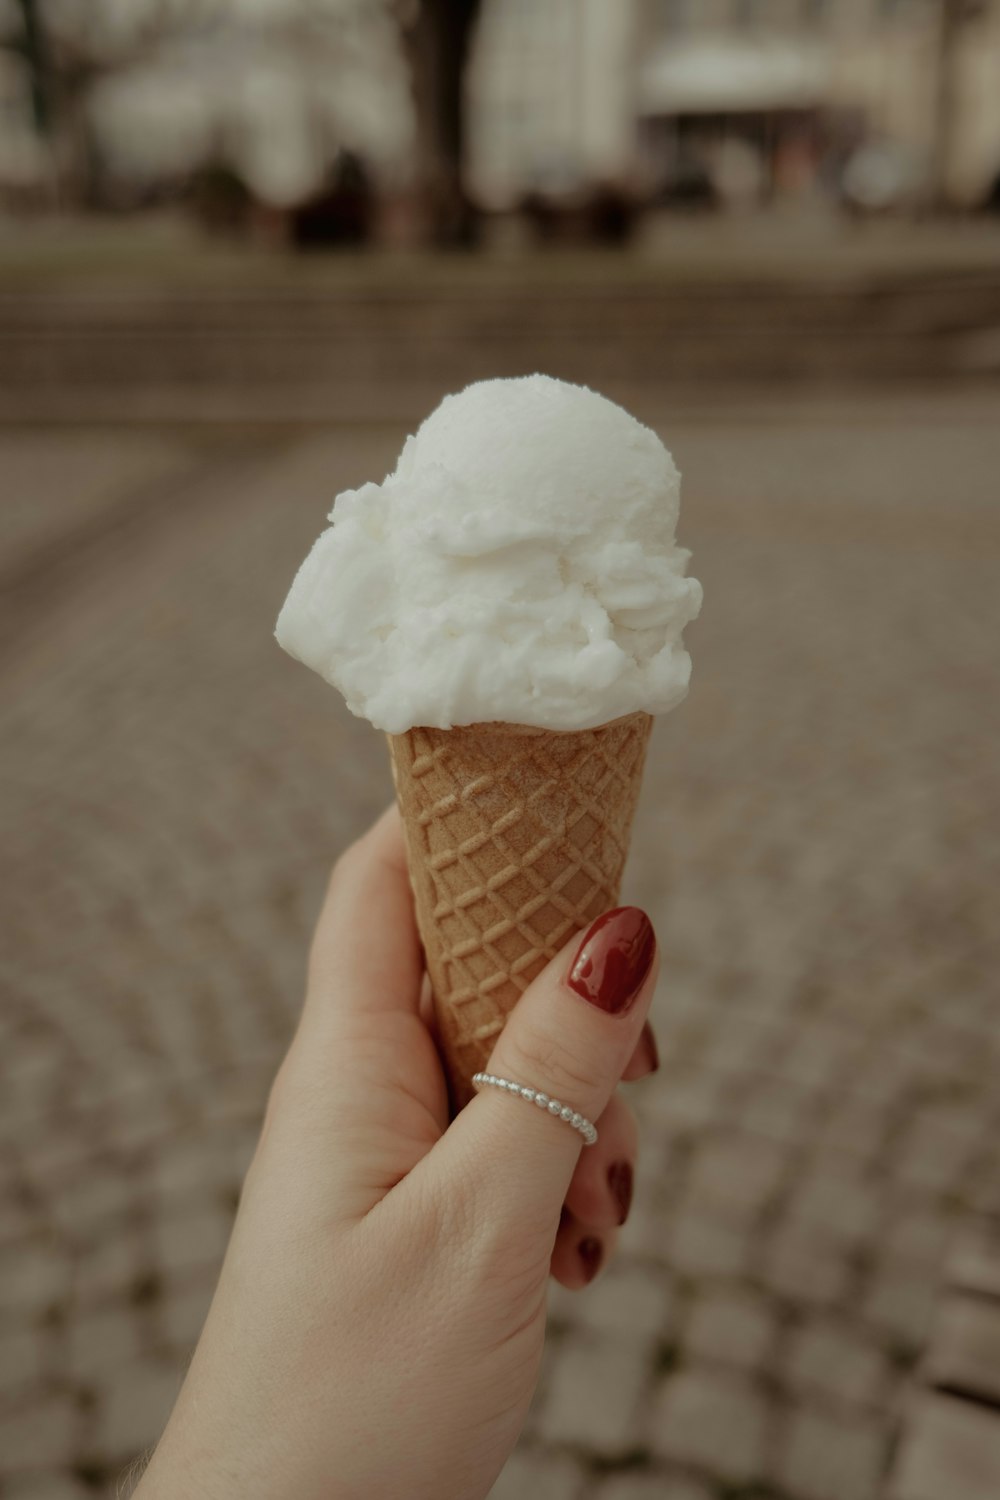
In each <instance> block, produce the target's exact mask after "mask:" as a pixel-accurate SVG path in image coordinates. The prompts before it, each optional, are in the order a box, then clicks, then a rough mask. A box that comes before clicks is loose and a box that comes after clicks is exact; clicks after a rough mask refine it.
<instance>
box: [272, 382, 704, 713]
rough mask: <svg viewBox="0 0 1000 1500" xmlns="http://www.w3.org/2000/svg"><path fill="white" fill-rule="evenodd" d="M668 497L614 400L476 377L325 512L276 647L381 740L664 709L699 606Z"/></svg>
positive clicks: (673, 698)
mask: <svg viewBox="0 0 1000 1500" xmlns="http://www.w3.org/2000/svg"><path fill="white" fill-rule="evenodd" d="M679 492H680V476H679V474H678V472H677V469H676V466H675V465H674V462H673V459H672V458H671V456H670V454H669V453H668V451H667V449H666V448H665V447H664V446H663V444H662V443H661V442H660V440H659V438H658V437H657V436H656V434H655V433H654V432H651V431H650V429H649V428H648V427H644V426H643V425H642V423H640V422H638V421H636V419H635V418H634V417H632V416H630V415H629V414H628V413H627V412H625V411H623V410H622V408H621V407H620V406H616V405H615V403H614V402H612V401H608V400H606V399H605V397H603V396H599V395H597V394H596V393H595V392H594V391H590V390H587V389H586V388H585V387H583V386H576V385H569V384H567V383H566V382H564V381H561V380H553V379H550V378H549V377H548V376H545V375H532V376H528V377H526V378H523V379H516V380H486V381H481V382H479V383H477V384H475V385H471V386H469V387H468V388H467V389H466V390H464V391H462V392H460V393H459V394H458V395H455V396H448V397H446V398H445V400H444V401H442V403H441V405H440V406H439V407H438V408H437V410H436V411H434V412H433V413H432V414H431V415H430V416H429V417H428V418H427V420H426V421H425V422H424V423H423V425H422V426H421V427H420V429H419V430H418V432H417V433H416V435H415V436H413V437H410V438H408V439H407V441H406V443H405V445H404V447H403V451H402V453H401V454H400V456H399V461H398V463H397V465H396V468H395V470H394V472H393V473H392V474H390V475H389V476H388V477H387V478H386V479H385V480H384V481H383V482H382V483H381V484H365V485H362V487H361V488H360V489H357V490H345V491H344V493H343V494H341V495H339V496H338V497H337V500H336V503H335V505H334V509H333V511H332V513H331V516H330V520H331V521H332V523H333V524H332V525H331V526H330V527H329V529H328V530H326V531H324V532H323V534H322V536H320V538H319V540H318V541H317V542H316V544H315V546H314V547H313V549H312V551H311V552H310V554H309V556H308V557H307V558H306V560H305V562H304V563H303V564H302V567H301V568H300V569H299V572H298V574H297V576H296V578H295V581H294V583H293V584H292V588H291V591H290V593H289V595H288V598H287V600H286V601H285V605H284V608H283V609H282V611H281V615H280V617H279V619H278V626H277V632H276V633H277V637H278V640H279V641H280V643H281V645H282V646H284V648H285V650H286V651H288V652H290V653H291V655H292V656H295V657H298V659H299V660H300V661H303V662H305V663H306V665H307V666H310V667H313V668H314V669H315V671H317V672H318V673H319V674H320V675H321V676H322V677H324V678H325V679H326V680H327V681H328V682H330V683H332V684H333V686H335V687H337V688H339V689H340V691H341V692H342V693H343V695H344V697H345V699H346V700H347V704H348V707H349V708H350V709H351V710H352V712H354V713H356V714H358V715H360V716H362V717H364V718H366V719H369V720H370V721H371V723H372V724H373V725H375V726H376V728H379V729H384V730H386V731H387V732H389V733H390V734H401V733H403V732H405V731H406V730H408V729H411V728H413V727H415V726H417V725H428V726H432V727H435V728H440V729H447V728H451V727H453V726H456V725H462V724H475V723H480V722H485V721H503V722H507V723H512V724H526V725H535V726H539V727H542V728H546V729H559V730H571V729H587V728H591V727H593V726H595V725H598V724H604V723H607V722H609V721H611V720H613V719H617V718H620V717H621V716H622V715H625V714H629V713H632V712H635V711H636V710H645V711H646V712H647V713H650V714H660V713H666V712H667V710H668V709H671V708H673V707H674V705H675V704H677V703H678V702H680V700H681V699H682V698H683V697H684V694H685V693H686V691H687V686H688V679H689V677H690V671H691V661H690V658H689V656H688V654H687V652H686V650H685V649H684V644H683V640H682V631H683V629H684V626H685V625H686V624H687V623H688V622H689V621H690V620H693V619H694V618H695V616H696V615H697V614H698V611H699V609H700V607H701V585H700V584H699V583H698V582H697V580H696V579H693V578H687V577H685V568H686V566H687V562H688V558H689V555H690V554H689V553H688V552H687V551H685V549H684V548H681V547H678V546H677V544H676V542H675V538H674V533H675V528H676V525H677V517H678V507H679Z"/></svg>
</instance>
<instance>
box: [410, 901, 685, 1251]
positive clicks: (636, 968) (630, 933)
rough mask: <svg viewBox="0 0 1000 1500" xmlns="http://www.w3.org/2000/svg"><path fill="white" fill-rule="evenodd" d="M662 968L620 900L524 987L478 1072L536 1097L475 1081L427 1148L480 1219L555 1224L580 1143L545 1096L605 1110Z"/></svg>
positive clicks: (640, 915) (636, 914)
mask: <svg viewBox="0 0 1000 1500" xmlns="http://www.w3.org/2000/svg"><path fill="white" fill-rule="evenodd" d="M658 969H659V955H658V952H657V946H656V938H655V935H654V933H653V927H652V924H651V923H650V920H649V918H648V917H647V916H646V914H645V912H642V911H640V910H639V909H638V907H634V906H623V907H617V908H615V910H613V911H609V912H605V913H604V915H603V916H601V917H598V918H597V920H596V922H594V923H592V924H591V926H590V927H589V928H588V929H587V931H586V932H585V933H584V934H583V937H582V938H581V937H580V936H579V934H578V935H577V936H576V937H575V938H574V939H572V941H571V942H569V943H568V944H567V945H566V947H565V948H563V950H562V952H561V953H559V954H557V956H556V957H555V958H554V959H553V960H552V961H551V963H549V965H548V966H547V967H546V968H545V969H543V970H542V972H541V974H539V975H538V977H537V978H536V979H535V980H534V981H533V982H532V983H531V984H530V985H529V986H528V988H527V989H526V990H525V992H524V994H523V995H522V996H521V998H520V1000H518V1002H517V1005H516V1006H515V1007H514V1010H513V1011H512V1012H511V1015H510V1016H509V1018H508V1020H507V1024H506V1026H505V1027H504V1029H503V1031H502V1032H501V1033H500V1036H499V1037H498V1038H497V1043H496V1046H495V1047H494V1049H493V1053H492V1055H491V1057H490V1060H489V1063H488V1064H487V1067H486V1070H485V1071H486V1072H487V1073H488V1074H491V1075H493V1076H494V1077H499V1078H503V1079H505V1080H509V1081H511V1082H513V1083H517V1084H520V1085H522V1086H523V1087H525V1088H529V1089H531V1090H534V1091H536V1092H537V1093H540V1094H542V1095H543V1096H544V1100H543V1103H542V1104H541V1105H539V1104H538V1103H536V1102H534V1101H533V1100H530V1099H525V1098H524V1097H522V1096H521V1095H520V1094H515V1093H514V1092H513V1091H511V1090H508V1089H504V1088H499V1087H490V1086H486V1087H482V1088H481V1089H480V1092H479V1093H478V1094H477V1096H476V1097H475V1098H474V1099H473V1100H472V1102H471V1103H470V1104H469V1105H468V1106H467V1107H466V1108H465V1109H464V1110H462V1112H461V1113H460V1114H459V1116H458V1117H457V1119H455V1120H454V1121H453V1122H452V1124H451V1125H450V1126H449V1128H448V1130H447V1131H446V1132H445V1134H444V1136H442V1138H441V1140H440V1141H439V1142H438V1143H437V1145H436V1146H435V1147H434V1149H433V1151H432V1152H431V1155H432V1156H434V1157H437V1158H438V1160H437V1163H436V1165H437V1166H438V1167H439V1168H442V1169H444V1178H443V1180H444V1181H445V1182H450V1183H451V1185H452V1187H453V1188H454V1187H458V1186H460V1187H461V1189H462V1192H463V1196H464V1197H465V1198H466V1202H467V1206H469V1207H474V1211H476V1210H478V1213H477V1217H478V1216H479V1214H488V1215H489V1217H490V1218H492V1219H493V1221H494V1224H495V1225H498V1221H499V1224H511V1225H512V1224H514V1223H515V1222H518V1223H521V1224H523V1223H524V1222H525V1221H526V1216H527V1217H528V1221H529V1222H530V1221H531V1218H532V1217H533V1218H534V1221H535V1223H536V1225H538V1227H541V1224H542V1222H544V1221H545V1220H546V1219H548V1218H551V1227H552V1228H553V1231H554V1229H555V1225H556V1222H557V1220H558V1217H559V1210H560V1208H561V1206H562V1203H563V1200H564V1198H565V1196H566V1193H567V1190H568V1188H569V1185H570V1181H571V1179H572V1176H573V1171H574V1169H575V1167H576V1164H577V1161H578V1159H579V1156H580V1152H581V1150H583V1149H585V1147H584V1137H583V1135H582V1134H581V1133H580V1132H579V1131H578V1130H576V1129H573V1128H572V1126H571V1125H570V1124H569V1123H567V1122H566V1121H565V1120H564V1119H563V1118H560V1117H559V1116H558V1115H556V1114H555V1112H554V1111H550V1109H549V1107H548V1101H549V1100H553V1101H558V1103H559V1104H560V1105H565V1106H566V1107H567V1108H568V1109H571V1110H572V1111H574V1113H576V1114H578V1115H582V1116H584V1117H585V1118H586V1119H587V1120H590V1121H594V1120H596V1119H597V1118H598V1117H599V1116H600V1115H601V1114H602V1112H603V1111H604V1108H605V1106H606V1105H607V1103H608V1100H609V1099H610V1097H611V1095H612V1093H613V1092H614V1089H615V1086H616V1085H617V1083H618V1081H619V1079H620V1078H621V1076H622V1073H623V1072H624V1071H625V1067H626V1064H627V1063H628V1060H629V1058H630V1057H631V1055H632V1052H633V1051H634V1049H635V1046H636V1043H637V1042H638V1040H639V1034H640V1032H641V1031H642V1027H643V1023H644V1021H645V1019H646V1015H647V1012H648V1010H649V1002H650V998H651V996H652V992H653V987H654V985H655V983H656V975H657V971H658ZM469 1198H471V1199H472V1200H473V1202H472V1203H471V1204H470V1203H469V1201H468V1200H469ZM476 1200H482V1201H476Z"/></svg>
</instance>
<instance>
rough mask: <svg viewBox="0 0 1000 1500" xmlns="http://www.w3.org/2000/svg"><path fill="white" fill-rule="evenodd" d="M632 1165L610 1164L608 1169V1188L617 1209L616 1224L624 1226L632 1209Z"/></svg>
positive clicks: (624, 1162) (616, 1162)
mask: <svg viewBox="0 0 1000 1500" xmlns="http://www.w3.org/2000/svg"><path fill="white" fill-rule="evenodd" d="M632 1184H633V1176H632V1164H631V1162H627V1161H615V1162H612V1163H611V1165H610V1167H609V1168H608V1187H609V1188H610V1189H611V1196H612V1198H613V1199H614V1200H615V1203H616V1204H617V1207H618V1223H619V1224H624V1223H625V1220H626V1219H627V1218H628V1211H629V1209H630V1208H631V1207H632Z"/></svg>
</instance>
